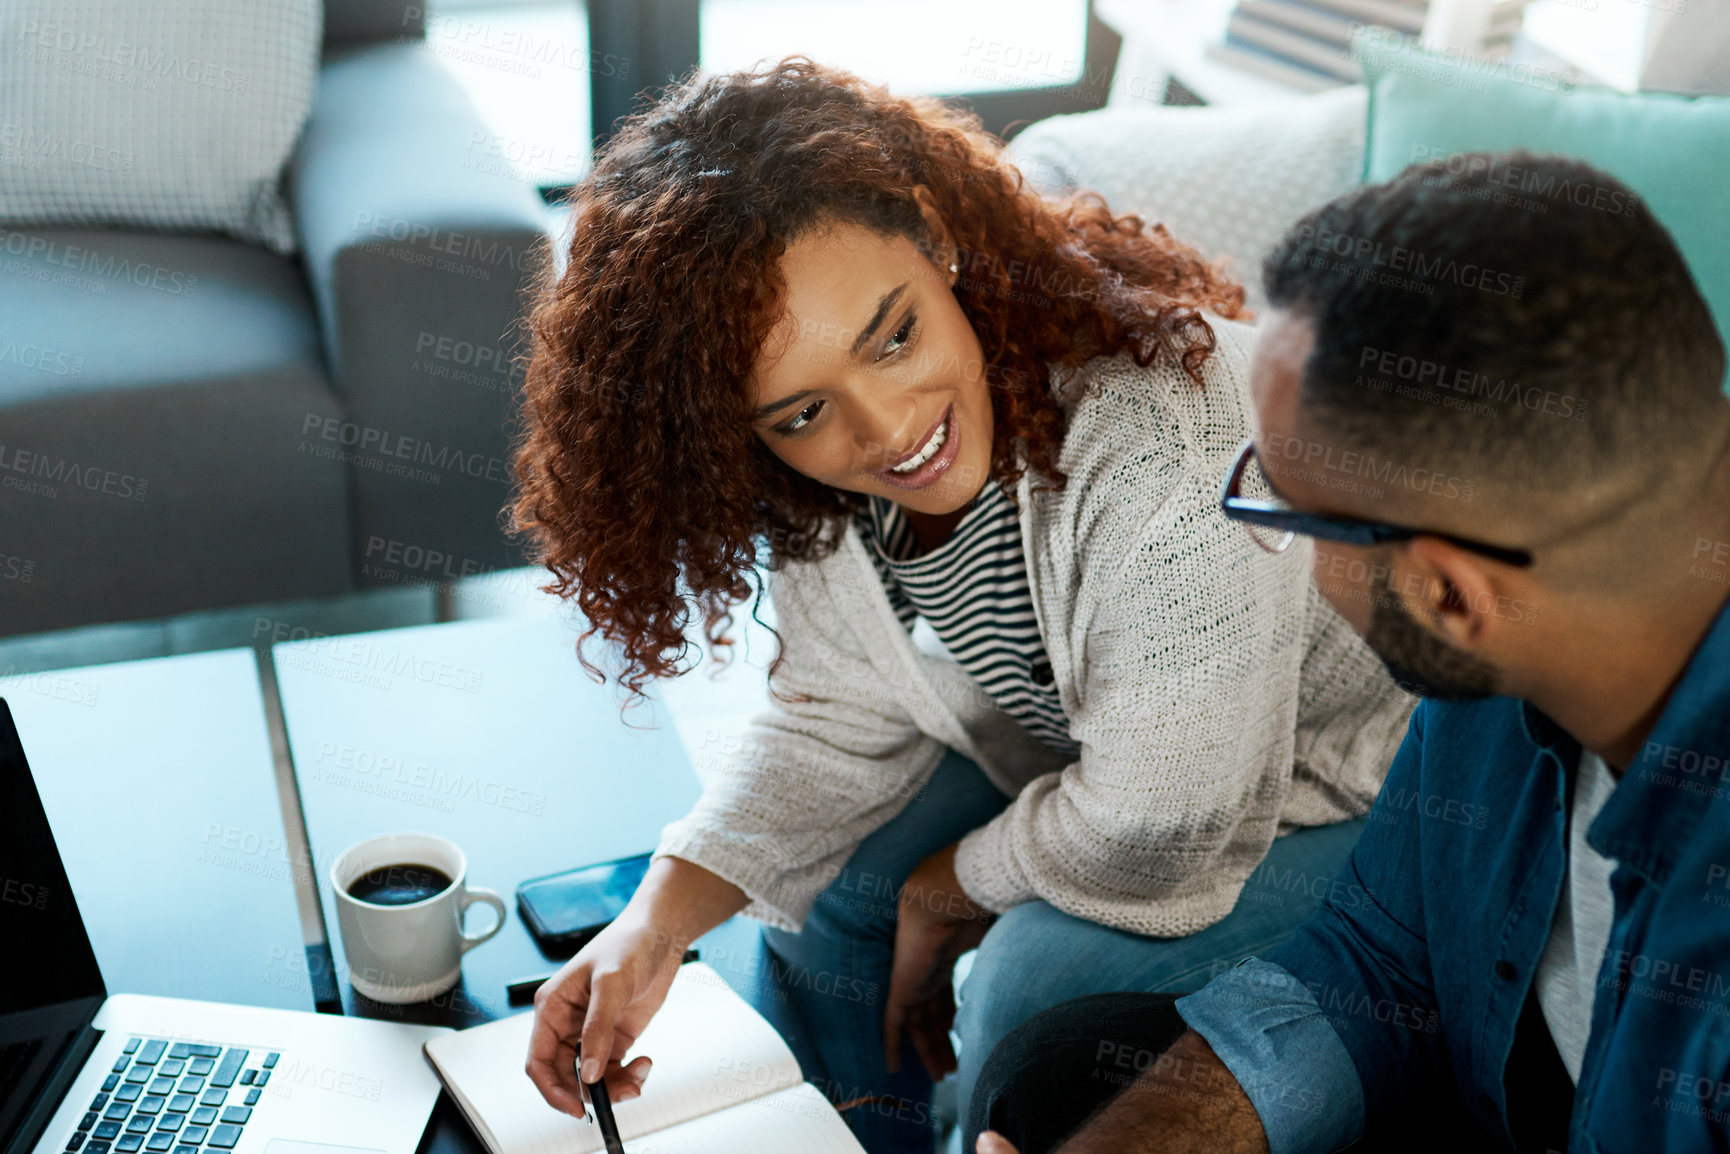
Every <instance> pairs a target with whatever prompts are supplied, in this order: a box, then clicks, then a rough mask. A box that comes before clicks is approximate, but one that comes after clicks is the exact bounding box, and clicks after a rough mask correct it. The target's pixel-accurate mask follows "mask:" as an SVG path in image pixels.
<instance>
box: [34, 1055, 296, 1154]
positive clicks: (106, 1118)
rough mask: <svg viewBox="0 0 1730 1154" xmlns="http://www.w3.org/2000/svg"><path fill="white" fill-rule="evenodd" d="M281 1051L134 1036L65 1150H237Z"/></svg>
mask: <svg viewBox="0 0 1730 1154" xmlns="http://www.w3.org/2000/svg"><path fill="white" fill-rule="evenodd" d="M280 1056H281V1055H279V1054H277V1053H275V1052H274V1051H273V1052H271V1053H264V1052H262V1051H258V1050H251V1051H248V1050H243V1049H241V1048H240V1047H239V1046H216V1045H209V1044H205V1043H200V1042H176V1041H173V1040H170V1039H164V1038H133V1039H131V1040H130V1041H128V1042H127V1043H126V1051H125V1052H124V1053H123V1054H121V1055H120V1057H119V1058H117V1059H115V1062H114V1066H113V1068H112V1069H111V1070H109V1072H108V1076H107V1077H106V1078H104V1079H103V1080H102V1090H101V1091H100V1092H99V1093H98V1094H97V1095H96V1097H94V1098H92V1099H91V1100H90V1105H89V1106H88V1107H87V1108H86V1109H85V1112H84V1117H83V1118H81V1119H79V1121H78V1128H77V1129H76V1130H74V1131H73V1132H72V1136H71V1137H70V1138H68V1139H67V1140H66V1151H67V1154H133V1152H134V1151H140V1150H142V1151H148V1152H149V1154H164V1152H166V1154H206V1152H207V1151H216V1152H218V1154H220V1152H221V1151H224V1150H232V1149H233V1148H234V1145H235V1143H236V1142H239V1141H240V1135H241V1132H242V1130H244V1129H245V1127H246V1124H247V1122H248V1121H249V1120H250V1119H251V1118H252V1110H253V1107H254V1106H256V1105H257V1104H258V1099H259V1095H260V1094H262V1093H263V1091H264V1087H265V1086H266V1085H268V1084H269V1082H270V1074H271V1071H272V1070H274V1069H276V1060H277V1059H278V1058H279V1057H280Z"/></svg>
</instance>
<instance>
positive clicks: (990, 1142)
mask: <svg viewBox="0 0 1730 1154" xmlns="http://www.w3.org/2000/svg"><path fill="white" fill-rule="evenodd" d="M973 1149H974V1152H975V1154H1021V1151H1019V1150H1017V1149H1016V1148H1015V1147H1013V1146H1011V1145H1010V1144H1009V1139H1007V1138H1005V1137H1004V1136H1003V1135H1001V1134H999V1133H998V1132H997V1131H995V1130H987V1131H986V1132H985V1133H983V1134H981V1135H980V1136H979V1141H977V1142H975V1143H974V1144H973Z"/></svg>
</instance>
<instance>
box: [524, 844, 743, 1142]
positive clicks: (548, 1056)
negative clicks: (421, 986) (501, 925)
mask: <svg viewBox="0 0 1730 1154" xmlns="http://www.w3.org/2000/svg"><path fill="white" fill-rule="evenodd" d="M745 901H746V898H745V894H744V891H742V890H740V889H738V888H737V887H736V886H733V885H732V884H731V883H729V882H726V881H723V880H722V879H721V878H719V877H717V876H716V875H714V874H712V873H710V872H709V871H708V870H705V869H703V868H702V867H700V866H696V865H692V864H691V863H689V862H685V861H681V860H679V859H677V858H661V859H658V860H657V861H656V862H655V863H654V864H653V865H651V866H650V868H649V873H648V875H647V876H646V877H645V878H644V879H643V883H642V885H641V886H640V887H638V890H637V893H636V894H635V895H634V896H633V897H632V898H631V901H630V904H629V905H627V906H626V907H625V910H624V912H623V913H621V914H620V915H619V916H618V918H617V919H615V920H614V921H613V923H612V924H611V925H609V926H607V928H606V929H604V930H602V931H601V932H600V933H599V934H597V935H596V936H595V938H594V939H593V940H592V941H590V942H589V944H588V945H586V946H584V947H583V948H582V950H581V951H579V952H578V954H577V956H576V957H574V958H572V959H571V960H570V961H568V962H566V963H565V964H564V966H563V967H562V968H560V970H559V972H558V973H556V974H554V975H553V976H552V977H551V978H549V979H547V981H546V982H545V983H543V984H542V986H541V988H540V989H539V990H537V991H536V992H535V1025H534V1030H533V1032H532V1033H531V1034H530V1035H529V1057H528V1063H527V1065H526V1066H525V1069H526V1071H527V1073H528V1075H529V1080H530V1081H532V1082H533V1083H534V1084H535V1088H536V1089H538V1090H539V1091H540V1092H541V1097H543V1098H545V1099H546V1100H547V1104H548V1105H549V1106H551V1107H552V1108H553V1109H555V1110H558V1111H560V1112H562V1113H565V1114H570V1115H573V1116H574V1117H578V1118H580V1117H582V1116H583V1099H582V1095H581V1092H580V1091H579V1089H578V1086H577V1073H576V1057H577V1052H578V1046H579V1043H580V1045H581V1050H582V1056H583V1068H582V1080H583V1081H584V1082H589V1083H593V1082H594V1081H596V1080H597V1079H598V1078H599V1077H600V1076H601V1072H602V1071H603V1070H604V1071H605V1072H606V1079H607V1092H608V1094H609V1096H610V1097H611V1098H612V1099H613V1100H614V1101H617V1102H624V1101H629V1100H630V1099H632V1098H635V1097H637V1096H638V1095H639V1094H641V1093H642V1088H643V1080H644V1079H645V1078H647V1077H648V1075H649V1065H650V1059H649V1058H648V1056H646V1055H643V1056H639V1057H637V1058H636V1059H635V1060H634V1061H632V1062H631V1063H630V1064H629V1065H625V1064H623V1063H622V1062H621V1059H622V1058H623V1057H624V1056H625V1055H626V1054H627V1053H628V1052H629V1051H630V1048H631V1046H632V1045H634V1044H635V1043H636V1040H637V1036H638V1035H639V1034H641V1033H642V1032H643V1030H644V1028H645V1027H647V1026H648V1024H649V1020H650V1019H651V1018H653V1017H654V1016H655V1012H656V1011H657V1010H659V1009H660V1008H661V1003H662V1002H664V1001H666V1000H667V991H668V990H669V989H670V988H671V987H672V985H673V979H674V978H675V977H677V976H678V973H679V962H680V961H681V960H682V959H683V958H684V956H685V949H686V948H687V947H688V946H689V945H690V943H691V942H692V941H694V940H695V939H696V938H697V937H699V936H701V935H702V934H704V933H707V932H708V931H709V930H711V929H713V928H714V927H715V926H717V925H719V924H720V923H721V922H723V921H725V920H727V919H728V918H729V917H731V916H732V915H733V914H735V913H737V912H738V911H739V910H740V909H742V908H744V905H745Z"/></svg>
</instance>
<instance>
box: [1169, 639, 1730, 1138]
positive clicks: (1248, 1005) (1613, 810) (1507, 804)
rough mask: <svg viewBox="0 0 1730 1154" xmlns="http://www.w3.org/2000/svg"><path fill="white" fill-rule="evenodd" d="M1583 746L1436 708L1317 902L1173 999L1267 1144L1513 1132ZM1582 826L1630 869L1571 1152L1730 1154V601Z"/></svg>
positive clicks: (1487, 712) (1620, 893)
mask: <svg viewBox="0 0 1730 1154" xmlns="http://www.w3.org/2000/svg"><path fill="white" fill-rule="evenodd" d="M1579 754H1580V747H1579V745H1578V744H1577V743H1576V742H1575V741H1574V740H1573V739H1572V738H1570V737H1569V736H1568V734H1566V733H1565V732H1564V731H1563V730H1562V729H1561V728H1560V727H1559V726H1557V725H1556V724H1555V723H1554V722H1552V721H1550V720H1549V719H1548V718H1547V717H1545V716H1544V715H1543V714H1542V713H1540V712H1539V711H1538V710H1537V709H1535V708H1533V707H1532V706H1531V705H1529V704H1527V703H1524V702H1521V701H1516V700H1514V699H1512V698H1506V697H1497V698H1490V699H1488V700H1483V701H1476V702H1470V703H1449V702H1442V701H1437V700H1426V701H1424V702H1423V703H1422V704H1421V705H1420V706H1419V708H1418V710H1417V712H1416V713H1415V714H1413V716H1412V723H1411V728H1410V729H1409V730H1408V732H1407V734H1406V738H1405V741H1404V743H1403V744H1402V745H1401V746H1400V750H1399V753H1398V754H1397V755H1396V757H1395V759H1394V763H1393V766H1392V768H1391V769H1390V770H1389V772H1388V777H1387V781H1386V783H1385V784H1384V785H1383V787H1382V791H1381V794H1380V796H1379V797H1378V798H1377V800H1376V804H1375V808H1374V809H1373V810H1372V811H1371V814H1370V820H1369V822H1368V824H1367V826H1366V828H1365V830H1364V834H1363V836H1362V838H1361V840H1360V841H1359V842H1358V844H1357V847H1356V848H1355V849H1354V850H1353V852H1352V856H1351V858H1350V859H1349V861H1348V862H1347V863H1346V865H1345V867H1344V869H1342V871H1341V872H1340V875H1339V876H1338V878H1337V879H1336V880H1335V882H1334V885H1333V886H1332V888H1331V890H1330V893H1329V896H1328V898H1327V900H1326V901H1325V902H1324V904H1323V907H1322V908H1321V909H1320V910H1318V911H1317V912H1316V914H1315V915H1313V916H1312V917H1311V918H1310V919H1309V920H1308V921H1307V922H1305V923H1304V924H1303V925H1302V926H1300V927H1299V928H1298V930H1297V931H1296V932H1295V933H1293V935H1292V936H1291V937H1290V938H1289V939H1287V940H1286V941H1285V942H1284V943H1282V944H1281V945H1280V946H1278V947H1277V948H1275V949H1274V950H1272V951H1270V953H1269V955H1268V957H1267V958H1265V959H1258V958H1252V959H1249V960H1247V961H1245V962H1244V963H1242V964H1240V965H1238V966H1237V967H1235V968H1234V969H1231V970H1228V971H1226V972H1225V973H1224V974H1221V975H1220V976H1218V977H1216V978H1215V979H1214V980H1213V981H1212V982H1211V983H1209V984H1208V985H1207V986H1206V987H1205V988H1204V989H1202V990H1200V991H1198V992H1197V993H1195V994H1192V995H1190V996H1189V997H1186V998H1183V999H1181V1000H1179V1001H1178V1003H1177V1009H1178V1011H1179V1013H1181V1014H1182V1015H1183V1017H1184V1019H1185V1021H1187V1022H1188V1023H1189V1025H1190V1026H1191V1027H1192V1028H1193V1029H1195V1030H1196V1031H1197V1032H1198V1033H1200V1034H1201V1035H1202V1036H1203V1037H1205V1038H1206V1039H1207V1040H1208V1042H1209V1044H1210V1045H1212V1047H1213V1048H1214V1050H1215V1052H1216V1053H1218V1055H1219V1057H1220V1059H1221V1060H1222V1061H1223V1062H1224V1063H1225V1065H1226V1066H1227V1067H1228V1068H1229V1069H1230V1070H1231V1072H1232V1073H1233V1075H1234V1076H1236V1078H1237V1079H1238V1081H1239V1082H1240V1083H1242V1085H1243V1087H1244V1090H1245V1092H1246V1093H1247V1094H1248V1096H1249V1098H1250V1101H1251V1102H1252V1103H1253V1104H1254V1106H1255V1108H1256V1111H1257V1113H1258V1114H1259V1115H1260V1117H1261V1120H1262V1125H1263V1128H1264V1129H1265V1130H1266V1131H1267V1136H1268V1143H1269V1145H1270V1147H1271V1148H1272V1150H1273V1154H1291V1152H1297V1151H1332V1150H1337V1149H1340V1148H1341V1147H1343V1146H1345V1145H1347V1144H1349V1143H1351V1142H1353V1141H1355V1140H1356V1139H1357V1138H1358V1137H1359V1136H1360V1134H1363V1133H1365V1132H1366V1128H1367V1132H1368V1133H1370V1134H1372V1135H1374V1134H1390V1133H1399V1132H1401V1131H1402V1130H1403V1132H1404V1133H1405V1134H1406V1135H1407V1136H1408V1137H1409V1136H1410V1134H1411V1133H1412V1131H1413V1130H1414V1129H1417V1130H1419V1131H1422V1129H1423V1128H1424V1127H1425V1125H1426V1119H1428V1118H1434V1117H1436V1115H1434V1114H1433V1113H1432V1111H1435V1110H1449V1111H1452V1112H1454V1113H1459V1112H1464V1113H1465V1114H1467V1115H1468V1116H1469V1117H1470V1118H1471V1120H1472V1121H1473V1122H1475V1123H1476V1125H1477V1127H1478V1128H1479V1129H1481V1130H1483V1131H1487V1132H1488V1134H1490V1135H1493V1136H1495V1137H1496V1138H1499V1139H1500V1140H1501V1143H1502V1144H1503V1145H1505V1146H1507V1147H1509V1148H1513V1147H1514V1146H1515V1140H1514V1138H1513V1136H1512V1132H1511V1130H1510V1125H1509V1100H1508V1094H1507V1090H1506V1087H1507V1084H1508V1082H1509V1080H1510V1078H1512V1077H1513V1076H1514V1075H1515V1074H1517V1073H1518V1070H1519V1067H1520V1066H1521V1063H1522V1061H1523V1060H1524V1059H1522V1058H1521V1057H1520V1056H1518V1055H1516V1057H1515V1060H1514V1062H1513V1063H1510V1061H1509V1055H1510V1053H1511V1052H1512V1051H1513V1049H1514V1035H1515V1026H1516V1023H1517V1022H1518V1021H1519V1019H1520V1016H1521V1012H1522V1008H1523V1007H1524V1006H1525V1005H1526V1001H1527V998H1528V996H1529V994H1530V993H1531V989H1532V983H1533V977H1534V974H1535V972H1536V970H1537V967H1538V959H1539V956H1540V955H1541V954H1542V953H1543V951H1544V946H1545V943H1546V941H1547V939H1548V935H1549V930H1550V922H1551V918H1552V916H1553V914H1554V912H1555V909H1556V902H1557V898H1558V896H1559V895H1560V893H1561V889H1562V885H1563V882H1564V880H1565V878H1566V875H1567V868H1568V861H1567V848H1566V847H1567V843H1566V840H1565V834H1566V829H1567V806H1568V803H1569V792H1568V791H1569V785H1570V782H1571V779H1572V777H1573V774H1574V769H1575V766H1576V764H1577V762H1578V759H1579ZM1586 841H1587V843H1588V844H1590V845H1591V846H1592V847H1593V848H1594V849H1595V850H1597V851H1598V852H1599V853H1601V854H1604V855H1605V856H1606V857H1609V858H1611V859H1613V860H1614V861H1615V862H1616V870H1615V872H1614V873H1613V874H1612V875H1611V879H1610V885H1611V890H1612V893H1613V896H1614V900H1615V913H1614V920H1613V922H1612V925H1611V930H1610V939H1609V945H1608V948H1607V949H1606V951H1605V956H1604V959H1603V963H1602V966H1601V968H1600V970H1599V974H1598V983H1597V994H1596V997H1595V999H1594V1002H1593V1008H1592V1027H1591V1036H1590V1039H1589V1040H1588V1042H1587V1045H1586V1053H1585V1059H1584V1062H1583V1064H1582V1067H1581V1071H1580V1079H1579V1083H1578V1085H1577V1087H1576V1089H1575V1093H1574V1101H1573V1111H1572V1115H1571V1118H1570V1120H1569V1124H1568V1150H1569V1151H1570V1152H1572V1154H1596V1152H1598V1151H1603V1152H1606V1154H1609V1152H1622V1151H1628V1152H1639V1154H1699V1152H1703V1151H1730V605H1727V606H1726V607H1725V608H1724V609H1722V610H1721V611H1720V612H1719V614H1718V617H1717V619H1716V621H1715V622H1714V623H1713V625H1712V627H1711V628H1710V630H1709V631H1708V632H1707V634H1706V636H1705V637H1704V638H1703V640H1702V641H1701V643H1700V645H1699V646H1698V648H1697V649H1696V651H1695V653H1694V655H1693V657H1692V659H1691V660H1690V661H1689V663H1688V666H1687V668H1686V669H1685V670H1684V672H1683V676H1682V678H1681V680H1680V681H1679V682H1678V683H1677V685H1676V688H1675V690H1674V692H1673V693H1672V694H1671V697H1670V699H1669V701H1668V702H1667V703H1666V704H1665V706H1664V709H1663V711H1662V713H1661V715H1660V717H1659V719H1658V722H1657V724H1656V725H1655V726H1654V727H1653V729H1652V732H1651V733H1650V734H1649V735H1648V737H1647V739H1646V741H1645V742H1644V743H1643V744H1642V746H1641V749H1640V753H1639V756H1638V758H1637V759H1636V760H1635V762H1634V764H1632V765H1631V766H1629V767H1627V770H1626V771H1625V772H1624V773H1623V774H1622V776H1621V778H1620V780H1619V782H1618V784H1617V787H1616V789H1615V791H1614V792H1613V793H1612V794H1611V795H1610V797H1609V800H1608V801H1607V802H1606V803H1605V804H1604V807H1603V809H1602V810H1601V811H1600V812H1599V814H1598V816H1597V818H1596V819H1595V820H1594V821H1593V822H1592V824H1591V826H1590V827H1589V829H1588V830H1587V832H1586ZM1516 1080H1517V1079H1516ZM1516 1108H1518V1106H1517V1104H1516Z"/></svg>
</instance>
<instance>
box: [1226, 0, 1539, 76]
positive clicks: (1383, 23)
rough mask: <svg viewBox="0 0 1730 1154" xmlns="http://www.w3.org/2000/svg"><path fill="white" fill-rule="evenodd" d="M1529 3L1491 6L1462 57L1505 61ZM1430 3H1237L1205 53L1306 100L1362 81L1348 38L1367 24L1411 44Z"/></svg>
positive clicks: (1508, 0) (1510, 0) (1500, 1)
mask: <svg viewBox="0 0 1730 1154" xmlns="http://www.w3.org/2000/svg"><path fill="white" fill-rule="evenodd" d="M1529 2H1530V0H1493V2H1492V3H1490V4H1489V12H1488V19H1487V21H1486V23H1485V24H1484V33H1483V35H1482V36H1481V37H1474V38H1473V43H1471V44H1470V45H1467V46H1465V50H1466V51H1469V52H1470V53H1471V54H1472V55H1474V56H1483V57H1486V58H1490V59H1494V58H1498V57H1501V56H1504V55H1506V54H1507V53H1508V51H1509V49H1510V48H1511V46H1512V44H1513V39H1514V37H1515V35H1516V34H1517V33H1518V32H1519V30H1520V20H1521V13H1522V11H1523V10H1524V9H1525V6H1526V4H1527V3H1529ZM1429 14H1430V0H1237V6H1236V8H1234V9H1233V10H1232V13H1231V20H1230V22H1229V23H1228V24H1227V25H1226V36H1225V42H1224V43H1223V44H1213V45H1209V46H1208V50H1207V53H1208V55H1209V56H1210V57H1212V58H1213V59H1215V60H1220V61H1224V62H1226V63H1229V64H1232V65H1234V66H1236V67H1239V68H1243V69H1246V70H1247V71H1251V72H1254V73H1256V74H1257V75H1261V76H1266V77H1268V78H1270V79H1272V80H1276V81H1279V82H1281V83H1284V84H1287V85H1289V86H1290V87H1293V88H1297V89H1299V90H1301V91H1305V92H1319V91H1322V90H1324V89H1328V88H1337V87H1339V86H1340V85H1342V84H1351V83H1355V82H1356V81H1358V80H1361V79H1362V75H1361V74H1360V72H1359V70H1358V66H1357V63H1356V62H1355V61H1353V60H1352V56H1351V41H1352V34H1353V33H1354V32H1356V31H1357V30H1358V29H1359V28H1361V27H1363V26H1364V25H1366V24H1370V25H1376V26H1378V27H1381V28H1388V29H1391V30H1393V31H1395V32H1398V33H1401V34H1402V35H1405V36H1410V37H1412V38H1413V39H1414V40H1415V39H1417V38H1418V37H1419V35H1420V34H1421V33H1422V32H1423V29H1424V21H1425V20H1426V18H1428V16H1429Z"/></svg>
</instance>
